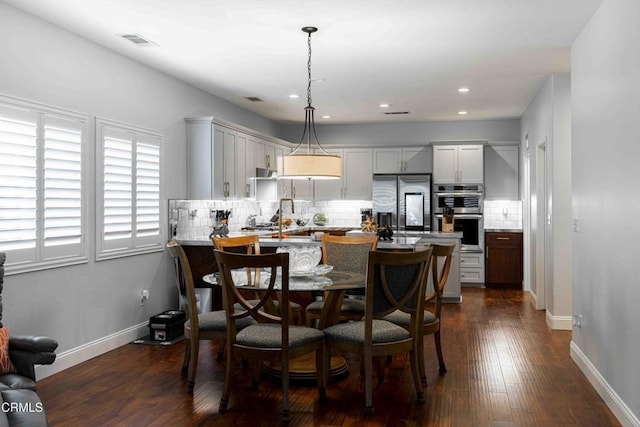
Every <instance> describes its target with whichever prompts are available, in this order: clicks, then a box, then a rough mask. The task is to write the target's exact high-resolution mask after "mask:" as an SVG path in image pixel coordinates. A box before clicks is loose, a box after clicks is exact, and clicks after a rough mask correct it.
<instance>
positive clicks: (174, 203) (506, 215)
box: [169, 200, 522, 239]
mask: <svg viewBox="0 0 640 427" xmlns="http://www.w3.org/2000/svg"><path fill="white" fill-rule="evenodd" d="M294 203H295V213H291V205H290V204H289V203H285V204H284V205H283V210H284V215H285V216H290V217H292V218H294V219H296V218H306V219H308V220H309V225H313V222H312V218H313V215H315V214H316V213H318V212H323V213H324V214H325V215H326V216H327V218H328V222H327V225H328V226H334V227H354V228H357V227H359V226H360V209H362V208H367V209H371V207H372V203H371V201H370V200H332V201H323V202H321V201H317V202H312V201H305V200H296V201H295V202H294ZM278 207H279V203H278V202H277V201H256V200H169V223H170V227H171V228H172V229H171V230H170V233H171V234H170V235H172V236H174V237H176V238H178V239H202V238H205V239H206V238H208V237H209V233H211V231H212V229H213V223H214V222H215V218H211V217H210V211H211V210H212V209H214V210H215V209H223V210H230V211H231V216H230V217H229V231H230V232H237V231H240V229H241V228H242V227H244V226H245V224H246V221H247V218H248V217H249V215H255V216H256V221H257V222H258V223H261V222H269V220H270V219H271V217H272V216H273V215H274V214H275V213H276V211H277V210H278ZM484 227H485V228H486V229H522V202H520V201H502V200H490V201H489V200H487V201H485V202H484Z"/></svg>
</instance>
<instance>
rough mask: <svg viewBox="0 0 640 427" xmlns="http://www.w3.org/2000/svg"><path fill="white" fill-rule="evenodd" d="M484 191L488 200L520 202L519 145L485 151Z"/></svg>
mask: <svg viewBox="0 0 640 427" xmlns="http://www.w3.org/2000/svg"><path fill="white" fill-rule="evenodd" d="M484 162H485V173H484V191H485V199H487V200H520V182H519V180H518V177H519V170H520V168H519V164H520V150H519V147H518V146H517V145H508V146H488V147H486V148H485V149H484Z"/></svg>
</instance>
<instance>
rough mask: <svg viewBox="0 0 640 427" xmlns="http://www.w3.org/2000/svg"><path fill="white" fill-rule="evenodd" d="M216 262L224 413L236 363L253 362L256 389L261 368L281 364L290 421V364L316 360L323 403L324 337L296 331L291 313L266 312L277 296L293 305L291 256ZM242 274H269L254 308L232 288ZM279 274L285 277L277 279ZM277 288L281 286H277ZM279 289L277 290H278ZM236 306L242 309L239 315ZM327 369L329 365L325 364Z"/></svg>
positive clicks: (229, 256) (221, 257) (219, 256)
mask: <svg viewBox="0 0 640 427" xmlns="http://www.w3.org/2000/svg"><path fill="white" fill-rule="evenodd" d="M215 257H216V261H217V263H218V267H219V268H220V272H221V274H222V276H221V277H222V283H223V292H224V298H223V300H224V304H225V310H226V313H227V323H228V324H229V325H231V326H230V327H229V328H228V329H227V344H228V345H227V349H226V356H227V357H226V361H227V366H226V372H225V379H224V386H223V390H222V397H221V399H220V411H221V412H224V411H226V410H227V406H228V404H229V397H230V394H231V385H232V382H233V374H234V372H235V364H234V362H235V360H236V358H240V359H242V360H247V361H253V368H254V370H253V372H254V376H253V380H254V386H256V387H257V385H258V378H259V369H258V368H259V367H261V366H262V363H263V362H265V361H271V362H279V363H280V367H281V368H280V369H281V375H282V418H283V420H285V421H286V420H288V419H289V360H290V359H293V358H296V357H299V356H302V355H305V354H307V353H313V352H315V354H316V369H317V372H318V374H317V382H318V389H319V391H320V397H321V398H322V397H324V396H325V393H326V382H327V366H328V365H327V364H325V358H324V351H325V347H324V333H323V332H322V331H320V330H318V329H315V328H308V327H306V326H299V325H292V324H291V319H290V316H289V315H290V312H289V311H288V310H278V311H276V312H272V311H271V310H270V309H269V308H268V307H269V304H271V303H272V302H273V296H274V295H275V293H276V292H277V293H278V294H279V298H280V299H281V303H282V304H283V305H286V304H288V302H289V254H288V253H286V252H284V253H277V254H267V255H245V254H234V253H228V252H222V251H218V250H216V251H215ZM239 268H260V269H267V271H269V280H268V284H266V285H264V284H263V285H262V286H261V291H260V299H259V300H258V301H257V302H256V303H255V304H254V303H253V301H251V300H247V299H245V298H244V297H243V295H242V293H241V292H240V290H239V289H238V287H237V286H236V284H235V282H234V275H233V274H232V271H233V270H235V269H239ZM278 268H281V271H282V274H280V275H279V274H278V273H277V271H278ZM278 282H279V283H278ZM277 283H278V284H279V286H276V284H277ZM238 305H240V308H239V309H238V308H237V307H238ZM245 319H252V320H254V321H255V324H253V325H251V326H247V327H246V328H244V329H242V330H239V329H238V328H236V327H235V324H237V322H239V321H241V320H245ZM327 363H328V362H327Z"/></svg>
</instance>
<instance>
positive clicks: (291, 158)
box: [278, 27, 342, 179]
mask: <svg viewBox="0 0 640 427" xmlns="http://www.w3.org/2000/svg"><path fill="white" fill-rule="evenodd" d="M302 31H304V32H305V33H307V34H308V38H307V45H308V46H309V59H308V61H307V74H308V84H307V106H306V107H304V113H305V114H304V131H303V133H302V138H300V142H299V143H298V145H297V146H296V148H295V149H294V150H293V151H292V152H291V153H290V154H288V155H286V156H284V157H282V162H280V170H279V171H278V178H286V179H339V178H341V177H342V159H341V158H340V156H337V155H335V154H329V153H327V152H326V151H325V149H324V148H322V146H321V145H320V143H319V142H318V136H317V135H316V124H315V120H314V111H315V108H313V107H312V106H311V34H313V33H315V32H316V31H318V29H317V28H316V27H303V28H302ZM314 141H315V144H313V142H314ZM312 145H313V147H312Z"/></svg>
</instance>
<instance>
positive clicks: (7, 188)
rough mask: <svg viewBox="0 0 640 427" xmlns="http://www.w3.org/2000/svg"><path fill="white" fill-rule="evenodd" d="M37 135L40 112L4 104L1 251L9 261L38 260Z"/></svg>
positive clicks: (0, 119)
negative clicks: (38, 114)
mask: <svg viewBox="0 0 640 427" xmlns="http://www.w3.org/2000/svg"><path fill="white" fill-rule="evenodd" d="M37 137H38V122H37V114H36V112H34V111H28V110H23V109H19V108H14V107H10V106H2V105H0V251H4V252H9V253H10V255H11V257H10V259H9V260H8V262H12V261H28V260H34V259H36V253H37V252H36V247H37V233H36V231H37V229H36V224H37V205H36V202H37V194H38V193H37V191H38V188H37V168H38V139H37ZM14 257H15V258H14Z"/></svg>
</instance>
